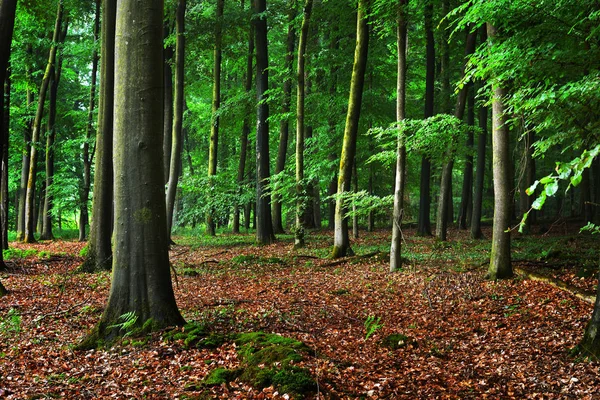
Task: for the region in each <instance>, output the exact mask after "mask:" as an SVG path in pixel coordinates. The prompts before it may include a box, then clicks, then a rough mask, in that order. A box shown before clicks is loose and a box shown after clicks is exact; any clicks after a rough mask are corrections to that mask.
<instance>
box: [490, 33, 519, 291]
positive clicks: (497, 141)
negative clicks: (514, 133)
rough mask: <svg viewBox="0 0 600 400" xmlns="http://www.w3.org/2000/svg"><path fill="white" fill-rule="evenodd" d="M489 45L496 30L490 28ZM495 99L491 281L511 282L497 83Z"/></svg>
mask: <svg viewBox="0 0 600 400" xmlns="http://www.w3.org/2000/svg"><path fill="white" fill-rule="evenodd" d="M487 33H488V38H489V40H490V41H493V39H494V36H495V34H496V29H495V27H494V26H493V25H491V24H488V25H487ZM493 92H494V95H493V96H494V97H493V99H492V160H493V161H492V163H493V173H494V227H493V231H492V250H491V254H490V266H489V269H488V278H489V279H493V280H496V279H503V278H510V277H511V276H512V275H513V271H512V265H511V260H510V231H508V230H509V229H510V202H511V198H510V176H509V171H510V169H509V167H510V166H509V163H510V156H509V136H508V126H507V125H506V115H505V112H506V111H505V107H504V97H505V96H506V91H505V90H504V89H503V88H502V87H500V85H499V83H498V82H495V83H494V84H493Z"/></svg>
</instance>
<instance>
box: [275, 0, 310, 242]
mask: <svg viewBox="0 0 600 400" xmlns="http://www.w3.org/2000/svg"><path fill="white" fill-rule="evenodd" d="M288 7H289V10H288V27H287V29H288V32H287V40H286V48H287V49H286V50H287V52H286V54H285V69H286V72H287V73H286V79H285V81H284V82H283V104H282V107H281V113H282V114H284V115H285V114H288V113H289V112H290V104H291V97H292V79H291V76H292V66H293V63H294V44H295V42H296V30H295V28H294V24H293V21H294V19H295V18H296V1H295V0H290V2H289V3H288ZM302 79H304V78H302ZM289 126H290V121H289V118H288V117H287V116H286V117H285V118H283V119H282V120H281V122H280V123H279V146H278V149H277V162H276V164H275V174H279V173H281V171H283V169H284V168H285V160H286V158H287V149H288V141H289V130H290V127H289ZM296 129H297V128H296ZM273 230H274V232H275V233H284V232H285V229H284V228H283V215H282V203H281V195H279V194H274V195H273Z"/></svg>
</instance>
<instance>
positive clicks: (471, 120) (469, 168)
mask: <svg viewBox="0 0 600 400" xmlns="http://www.w3.org/2000/svg"><path fill="white" fill-rule="evenodd" d="M474 107H475V87H474V86H473V84H472V83H470V84H469V101H468V106H467V124H468V125H469V126H474V125H475V110H474ZM474 141H475V138H474V135H473V131H469V133H468V136H467V143H466V145H467V151H468V153H467V155H466V157H465V168H464V170H463V181H462V191H461V195H460V209H459V211H458V229H461V230H465V229H467V224H468V218H467V217H468V216H469V215H470V213H469V211H470V210H471V209H472V203H473V153H472V151H473V144H474Z"/></svg>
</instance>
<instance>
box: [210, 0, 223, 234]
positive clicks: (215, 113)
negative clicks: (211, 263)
mask: <svg viewBox="0 0 600 400" xmlns="http://www.w3.org/2000/svg"><path fill="white" fill-rule="evenodd" d="M223 6H224V0H217V15H216V18H217V23H216V24H215V47H214V51H213V55H214V64H213V92H212V121H211V122H212V123H211V124H210V146H209V152H208V176H209V177H211V176H216V175H217V160H218V149H219V108H220V107H221V58H222V57H221V54H222V49H221V48H222V42H223V33H222V32H223ZM206 232H207V233H208V234H209V235H210V236H215V234H216V232H215V221H214V216H213V210H212V209H211V210H209V211H208V214H207V215H206Z"/></svg>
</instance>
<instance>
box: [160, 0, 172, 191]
mask: <svg viewBox="0 0 600 400" xmlns="http://www.w3.org/2000/svg"><path fill="white" fill-rule="evenodd" d="M167 9H169V10H170V7H167ZM172 30H173V19H172V17H171V15H168V16H167V18H166V19H165V23H164V26H163V35H164V37H165V38H167V37H168V36H169V35H170V34H171V32H172ZM173 55H174V52H173V46H172V45H170V44H169V45H166V46H165V49H164V51H163V58H164V60H165V61H164V71H163V81H164V85H165V93H164V96H165V97H164V101H163V113H164V120H163V155H164V160H163V165H164V170H165V184H167V183H169V173H170V169H171V148H172V147H173V138H172V135H173V69H172V68H171V63H172V62H173Z"/></svg>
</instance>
